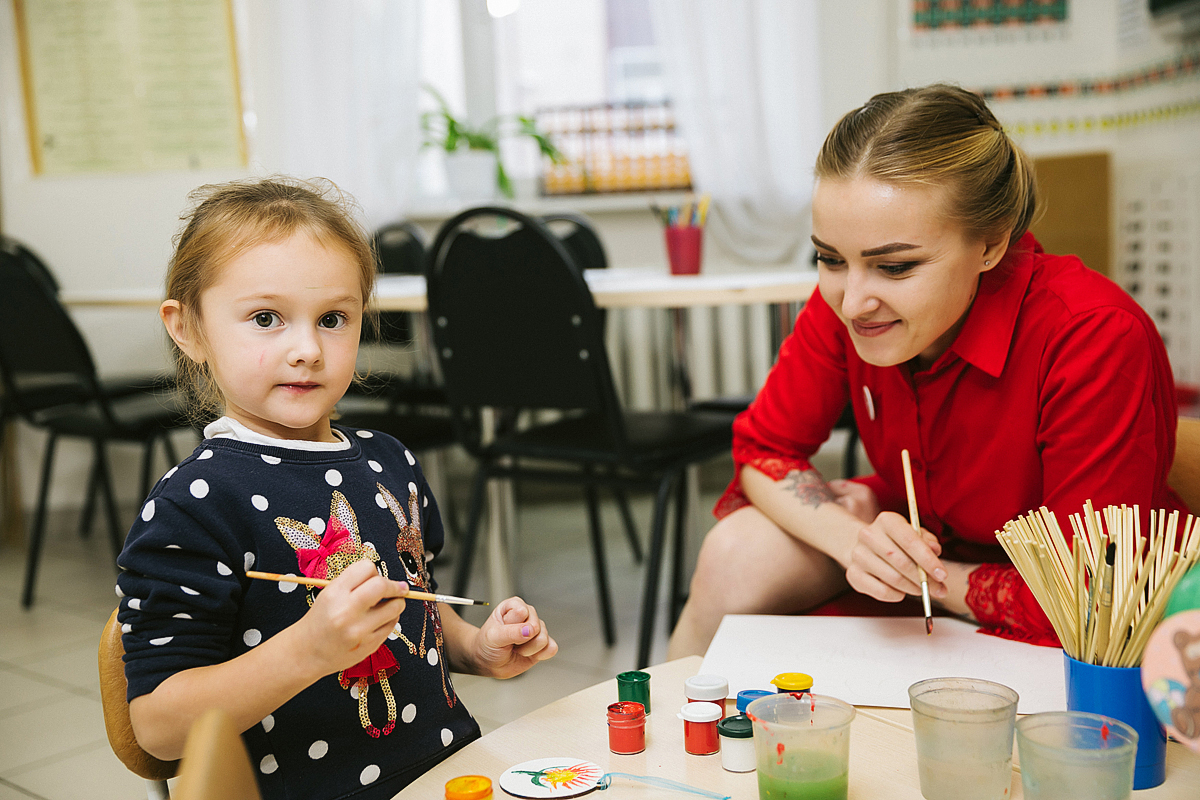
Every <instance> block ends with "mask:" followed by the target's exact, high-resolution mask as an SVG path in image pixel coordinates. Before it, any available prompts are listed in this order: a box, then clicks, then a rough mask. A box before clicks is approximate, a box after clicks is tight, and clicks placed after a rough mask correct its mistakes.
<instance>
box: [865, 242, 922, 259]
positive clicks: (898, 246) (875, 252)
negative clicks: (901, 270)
mask: <svg viewBox="0 0 1200 800" xmlns="http://www.w3.org/2000/svg"><path fill="white" fill-rule="evenodd" d="M920 246H921V245H919V244H908V243H906V242H892V243H891V244H885V245H883V246H881V247H872V248H871V249H870V250H863V251H862V254H863V258H870V257H871V256H886V255H887V254H888V253H899V252H901V251H903V250H916V249H917V248H918V247H920Z"/></svg>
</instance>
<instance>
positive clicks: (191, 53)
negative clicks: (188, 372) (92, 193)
mask: <svg viewBox="0 0 1200 800" xmlns="http://www.w3.org/2000/svg"><path fill="white" fill-rule="evenodd" d="M14 11H15V15H16V23H17V40H18V46H19V50H20V56H21V73H22V81H23V83H24V93H25V111H26V123H27V127H28V131H29V143H30V150H31V156H32V159H33V169H34V172H35V174H42V175H62V174H74V173H86V172H128V171H147V170H173V169H201V168H204V169H209V168H223V167H241V166H245V164H246V145H245V136H244V132H243V129H242V107H241V99H240V93H239V90H238V85H239V84H238V68H237V57H236V52H235V39H234V29H233V11H232V8H231V0H14Z"/></svg>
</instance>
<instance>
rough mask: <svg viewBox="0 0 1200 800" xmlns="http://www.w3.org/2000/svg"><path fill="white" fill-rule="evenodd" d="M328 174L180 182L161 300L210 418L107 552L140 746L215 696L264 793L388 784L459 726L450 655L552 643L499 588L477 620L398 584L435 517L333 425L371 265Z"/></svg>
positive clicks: (471, 667) (492, 670) (373, 455)
mask: <svg viewBox="0 0 1200 800" xmlns="http://www.w3.org/2000/svg"><path fill="white" fill-rule="evenodd" d="M335 193H336V190H334V189H332V187H330V186H321V185H316V184H311V183H301V182H298V181H294V180H291V179H279V178H272V179H267V180H261V181H253V182H243V183H233V184H227V185H220V186H210V187H203V188H201V189H200V190H198V191H197V192H196V193H195V196H194V197H193V200H194V201H195V202H196V205H195V207H194V210H193V211H192V213H191V214H190V215H189V217H188V218H187V221H186V225H185V227H184V229H183V231H182V233H181V234H180V235H179V237H178V242H177V246H176V250H175V255H174V258H173V259H172V261H171V264H170V267H169V271H168V276H167V298H168V299H167V300H166V301H165V302H164V303H163V304H162V307H161V309H160V315H161V317H162V320H163V323H164V324H165V326H166V328H167V332H168V333H169V334H170V336H171V339H172V340H173V341H174V344H175V357H176V362H177V365H178V368H179V373H180V375H181V377H184V378H187V379H188V380H189V382H190V383H191V385H192V386H193V387H194V388H195V390H196V393H197V396H198V398H199V400H200V405H201V406H202V407H204V408H205V409H210V410H220V411H221V412H223V414H224V416H221V417H220V418H219V419H217V420H216V421H215V422H213V423H211V424H210V425H208V426H207V427H206V428H205V430H204V435H205V440H204V441H203V442H202V443H201V444H200V446H199V447H198V448H196V451H195V452H194V453H193V454H192V455H191V456H190V457H189V458H187V459H186V460H185V461H184V462H183V463H182V464H180V465H179V466H178V467H175V468H174V469H172V470H170V471H169V472H168V473H167V474H166V475H165V476H164V477H163V478H162V480H161V481H159V483H158V485H157V486H156V487H155V488H154V490H153V491H152V492H151V494H150V497H149V498H148V499H147V500H146V503H145V505H144V506H143V507H142V511H141V514H140V515H139V518H138V520H137V522H136V523H135V524H134V526H133V529H132V530H131V531H130V534H129V537H128V539H127V541H126V544H125V550H124V552H123V553H122V554H121V558H120V562H119V563H120V566H121V567H122V569H123V570H124V571H123V573H122V574H121V576H120V578H119V580H118V587H117V588H118V593H119V594H120V596H121V598H122V600H121V608H120V615H119V619H120V622H121V625H122V632H123V640H124V644H125V650H126V658H125V661H126V665H125V671H126V676H127V677H128V679H129V699H130V716H131V717H132V721H133V727H134V731H135V732H136V734H137V739H138V742H139V744H141V746H142V747H143V748H144V749H146V750H147V751H148V752H150V753H151V754H153V755H155V756H157V757H159V758H162V759H176V758H179V757H180V754H181V752H182V749H183V744H184V740H185V738H186V736H187V732H188V729H189V727H190V726H191V723H192V722H193V721H194V720H195V719H196V718H197V717H198V716H199V715H200V714H201V713H202V712H203V711H205V710H207V709H209V708H212V707H220V708H223V709H225V710H226V711H228V712H229V713H230V714H231V715H232V716H233V718H234V720H235V721H236V723H237V724H238V726H239V727H240V729H241V730H242V731H243V738H244V740H245V742H246V746H247V747H248V748H249V751H250V756H251V762H252V763H253V764H254V766H255V768H256V770H257V773H258V779H259V786H260V789H261V791H262V795H263V797H264V798H268V799H270V798H285V797H286V798H299V797H314V798H339V797H354V798H388V797H391V796H393V795H394V794H396V792H398V791H399V790H400V789H402V788H403V787H405V786H406V785H408V784H409V783H410V782H411V781H412V780H413V779H415V778H416V777H417V776H419V775H420V774H422V773H423V772H425V771H426V770H428V769H429V768H430V767H432V766H433V765H434V764H436V763H438V762H439V761H441V760H442V759H444V758H446V757H447V756H448V755H450V754H451V753H453V752H455V751H456V750H458V749H459V748H461V747H463V746H464V745H466V744H467V743H468V742H470V741H472V740H474V739H475V738H477V737H478V736H479V727H478V725H477V724H476V723H475V720H474V719H472V717H471V715H470V714H469V713H468V712H467V710H466V709H465V708H464V707H463V704H462V702H461V701H460V700H459V698H458V697H457V695H456V694H455V692H454V687H453V685H452V683H451V681H450V677H449V671H450V670H451V669H454V670H458V671H462V672H469V673H474V674H480V675H493V676H496V677H500V678H507V677H511V676H513V675H518V674H520V673H522V672H524V671H525V670H526V669H528V668H529V667H530V666H532V665H533V664H534V663H536V662H538V661H541V660H544V659H547V658H550V657H551V656H553V655H554V654H555V653H556V652H557V650H558V645H557V644H556V643H555V642H554V640H553V639H551V638H550V636H549V634H548V632H547V630H546V626H545V625H544V624H543V623H542V622H541V620H539V619H538V616H537V612H536V611H535V610H534V609H533V607H532V606H529V605H527V604H526V603H524V602H523V601H521V600H520V599H519V598H515V597H514V598H510V599H508V600H505V601H504V602H502V603H500V604H499V605H498V606H497V607H496V609H495V611H494V612H493V613H492V614H491V616H490V617H489V618H488V619H487V621H486V622H485V623H484V624H483V627H482V628H476V627H474V626H473V625H470V624H469V623H467V622H465V621H463V620H462V619H461V618H460V617H459V616H458V615H457V614H456V613H455V612H454V611H453V610H452V609H451V608H449V607H448V606H445V605H437V604H434V603H432V602H429V601H407V602H406V601H405V599H404V596H405V594H406V592H407V591H408V589H409V587H412V588H414V589H424V590H432V589H433V588H434V584H433V582H432V579H431V578H430V574H429V570H428V562H429V561H430V560H431V559H432V558H433V557H434V555H436V554H437V553H438V551H439V550H440V549H441V547H442V525H441V521H440V519H439V516H438V512H437V506H436V504H435V502H434V500H433V497H432V496H431V495H430V492H429V487H428V485H427V484H426V482H425V478H424V476H423V475H422V473H421V470H420V467H419V466H418V465H417V462H416V459H415V458H413V455H412V453H410V452H409V451H408V450H406V449H405V448H404V445H402V444H401V443H400V442H397V441H396V440H395V439H392V438H391V437H389V436H386V435H384V434H380V433H373V432H372V431H367V430H352V429H343V428H338V427H334V426H332V425H331V424H330V412H332V411H333V409H334V405H335V404H336V403H337V402H338V400H340V399H341V397H342V395H343V393H344V392H345V391H346V388H347V387H348V386H349V384H350V381H351V379H352V378H353V376H354V364H355V357H356V354H357V350H358V341H359V331H360V328H361V326H362V323H363V314H364V308H365V307H366V306H367V304H368V300H369V298H370V294H371V290H372V286H373V283H374V277H375V260H374V254H373V252H372V250H371V245H370V243H369V240H368V239H367V237H366V235H365V234H364V233H363V231H362V229H361V228H360V227H359V226H358V225H357V224H356V223H355V222H354V221H353V219H352V217H351V215H350V214H349V213H348V210H347V207H346V202H345V201H344V200H343V199H341V198H338V197H335ZM251 569H256V570H262V571H266V572H276V573H285V574H292V575H307V576H310V577H315V578H327V579H331V580H332V583H330V584H329V585H328V587H326V588H324V589H320V590H316V589H306V588H305V587H302V586H298V585H297V584H295V583H275V582H271V581H265V580H251V579H248V578H247V577H246V576H245V572H246V570H251Z"/></svg>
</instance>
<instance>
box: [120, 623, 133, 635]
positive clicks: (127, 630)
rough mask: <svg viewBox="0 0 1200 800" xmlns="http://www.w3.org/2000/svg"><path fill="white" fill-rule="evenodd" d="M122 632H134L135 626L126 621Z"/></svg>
mask: <svg viewBox="0 0 1200 800" xmlns="http://www.w3.org/2000/svg"><path fill="white" fill-rule="evenodd" d="M121 633H133V626H132V625H130V624H129V623H128V622H126V623H125V624H123V625H122V626H121Z"/></svg>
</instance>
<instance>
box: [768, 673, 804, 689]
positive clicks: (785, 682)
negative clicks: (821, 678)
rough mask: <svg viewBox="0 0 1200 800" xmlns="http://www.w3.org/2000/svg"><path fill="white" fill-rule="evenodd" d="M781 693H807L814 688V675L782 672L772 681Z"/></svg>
mask: <svg viewBox="0 0 1200 800" xmlns="http://www.w3.org/2000/svg"><path fill="white" fill-rule="evenodd" d="M771 683H772V684H773V685H775V686H777V687H779V691H781V692H807V691H808V690H809V689H811V688H812V685H813V679H812V675H805V674H804V673H803V672H781V673H779V674H778V675H776V676H775V677H774V678H772V679H771Z"/></svg>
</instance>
